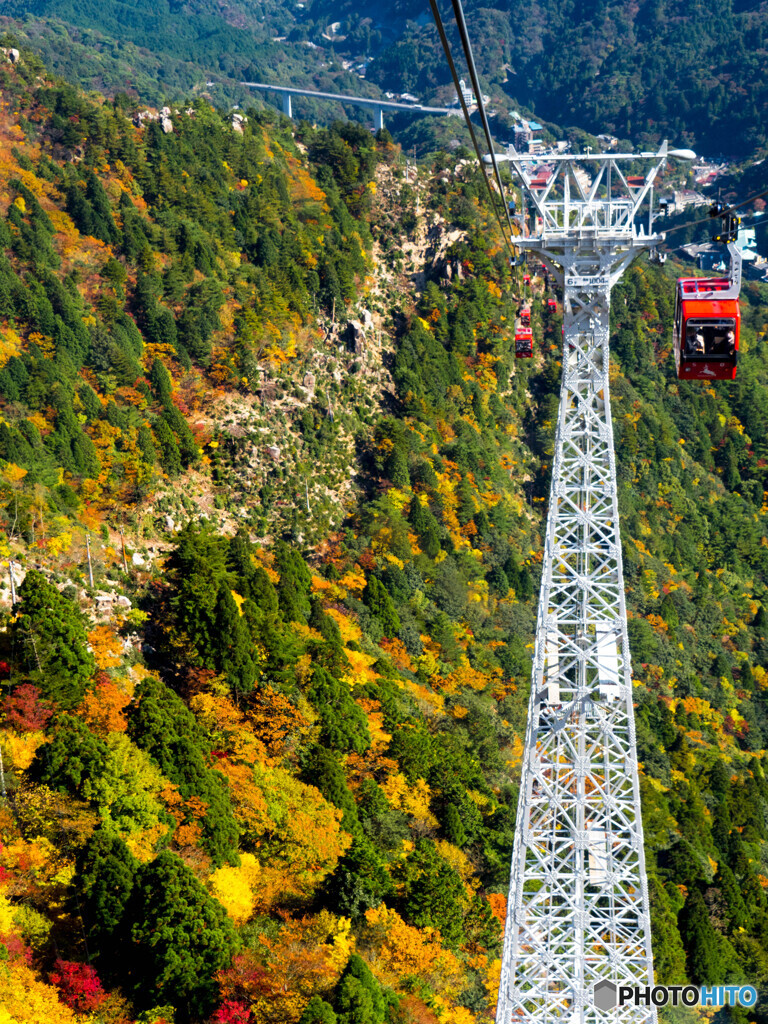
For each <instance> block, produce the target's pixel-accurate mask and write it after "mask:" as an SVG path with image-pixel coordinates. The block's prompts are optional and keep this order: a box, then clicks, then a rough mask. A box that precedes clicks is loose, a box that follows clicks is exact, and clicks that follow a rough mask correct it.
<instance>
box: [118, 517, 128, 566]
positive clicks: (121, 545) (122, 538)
mask: <svg viewBox="0 0 768 1024" xmlns="http://www.w3.org/2000/svg"><path fill="white" fill-rule="evenodd" d="M120 547H121V548H122V551H123V570H124V572H125V575H126V576H127V575H128V562H127V561H126V558H125V537H124V536H123V527H122V525H121V526H120Z"/></svg>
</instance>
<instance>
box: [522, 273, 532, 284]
mask: <svg viewBox="0 0 768 1024" xmlns="http://www.w3.org/2000/svg"><path fill="white" fill-rule="evenodd" d="M530 283H531V275H530V274H523V284H530Z"/></svg>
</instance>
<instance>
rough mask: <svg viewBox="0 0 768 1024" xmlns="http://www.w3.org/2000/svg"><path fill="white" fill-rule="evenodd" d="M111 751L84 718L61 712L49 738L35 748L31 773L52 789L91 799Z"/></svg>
mask: <svg viewBox="0 0 768 1024" xmlns="http://www.w3.org/2000/svg"><path fill="white" fill-rule="evenodd" d="M108 755H109V748H108V747H107V744H106V743H105V742H104V740H103V739H102V738H101V737H100V736H96V735H95V734H94V733H92V732H91V730H90V729H89V728H88V726H87V725H86V724H85V722H84V721H83V720H82V718H76V717H75V716H74V715H60V716H59V718H58V719H57V721H56V725H55V727H54V730H53V734H52V735H51V738H50V739H49V741H48V742H47V743H44V744H43V745H42V746H41V747H38V748H37V750H36V751H35V756H34V759H33V761H32V764H31V765H30V767H29V773H30V776H31V777H32V778H34V779H37V780H38V781H39V782H42V783H44V784H45V785H47V786H50V787H51V788H53V789H60V790H63V791H66V792H69V793H72V794H74V795H75V796H78V797H80V799H82V800H91V799H92V798H93V796H94V793H95V790H94V786H93V783H94V782H95V781H97V780H98V778H99V776H100V775H101V774H102V772H103V771H104V768H105V765H106V760H107V757H108Z"/></svg>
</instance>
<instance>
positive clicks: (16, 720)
mask: <svg viewBox="0 0 768 1024" xmlns="http://www.w3.org/2000/svg"><path fill="white" fill-rule="evenodd" d="M0 707H2V711H3V714H4V715H5V721H6V723H7V724H8V725H10V726H13V728H14V729H16V730H17V731H18V732H41V731H42V730H43V729H45V727H46V725H47V724H48V720H49V718H50V717H51V715H52V714H53V711H52V710H51V708H50V707H49V705H48V702H47V701H44V700H41V699H40V691H39V690H38V688H37V687H36V686H33V685H32V683H22V684H21V686H17V687H16V689H15V690H14V691H13V693H11V694H9V696H7V697H6V698H5V699H4V700H3V702H2V704H1V705H0Z"/></svg>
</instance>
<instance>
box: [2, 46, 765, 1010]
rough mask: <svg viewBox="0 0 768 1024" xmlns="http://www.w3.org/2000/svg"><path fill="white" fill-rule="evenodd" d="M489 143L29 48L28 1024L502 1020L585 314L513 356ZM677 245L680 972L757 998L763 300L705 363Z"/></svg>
mask: <svg viewBox="0 0 768 1024" xmlns="http://www.w3.org/2000/svg"><path fill="white" fill-rule="evenodd" d="M0 42H2V41H0ZM13 42H14V40H11V39H9V40H5V43H6V44H7V45H9V46H10V45H12V44H13ZM466 156H468V153H467V152H466V151H465V150H463V149H459V150H457V151H456V152H451V153H448V152H443V151H440V152H437V153H433V154H432V155H431V156H430V157H429V158H428V159H425V160H423V161H421V162H420V163H419V165H418V167H414V166H413V165H411V167H410V168H406V166H405V161H404V159H403V154H402V153H401V151H400V148H399V147H398V146H397V145H396V144H395V143H394V142H393V140H392V137H391V136H390V135H389V133H388V132H387V131H386V130H385V131H381V132H379V133H378V134H377V135H375V136H374V135H372V134H371V132H370V131H369V130H368V129H367V128H366V127H364V126H362V125H360V124H357V123H355V122H347V121H338V122H333V123H331V124H328V125H326V126H322V125H321V126H313V125H310V124H309V123H308V122H299V123H292V122H289V121H287V120H286V119H284V118H282V117H281V116H279V115H278V114H277V113H275V112H273V111H270V110H268V109H264V108H259V109H257V108H256V107H249V108H247V109H246V110H244V111H241V112H240V113H239V114H238V115H237V116H236V117H233V115H232V114H231V113H223V112H222V111H220V110H217V109H215V108H214V107H212V106H211V104H210V103H209V102H208V101H207V100H205V99H201V98H197V99H195V100H190V101H189V104H188V105H186V106H185V105H183V104H180V105H179V106H178V108H176V107H174V108H172V109H170V110H169V112H168V113H167V115H165V116H161V115H159V114H158V112H156V111H154V110H151V111H150V110H148V109H147V108H145V107H144V106H143V105H142V104H141V103H140V102H139V101H138V100H137V99H136V97H129V96H127V95H126V94H124V93H118V94H117V95H115V96H114V97H113V98H110V99H107V98H105V97H104V96H101V95H97V94H87V95H86V94H85V93H83V92H82V91H80V90H79V89H77V88H76V87H74V86H72V85H70V84H67V83H66V82H65V81H63V80H61V79H58V78H56V77H53V76H52V75H51V74H50V73H49V72H48V71H47V70H46V68H45V67H44V66H43V65H42V63H41V62H40V61H39V59H38V58H36V57H35V56H34V55H33V54H32V53H31V52H28V51H26V50H23V51H22V55H21V58H20V59H19V61H18V62H15V63H13V62H11V61H10V60H5V59H3V58H2V54H0V567H1V574H2V580H1V581H0V755H2V760H1V762H0V783H1V789H2V794H1V795H0V1024H86V1022H87V1024H161V1022H165V1024H385V1022H386V1024H488V1022H490V1021H492V1020H493V1019H494V1010H495V1004H496V996H497V990H498V983H499V970H500V951H501V941H502V934H503V932H502V928H503V922H504V918H505V911H506V894H507V889H508V883H509V863H510V856H511V850H512V842H513V836H514V827H515V817H516V811H517V796H518V788H517V787H518V783H519V773H520V764H521V757H522V751H523V737H524V734H525V723H526V711H527V702H528V696H529V690H530V665H531V652H532V647H533V636H534V624H535V613H536V597H537V593H538V586H539V582H540V575H541V572H540V564H541V558H542V534H543V529H544V525H545V517H546V510H547V500H548V495H549V484H550V472H551V457H552V451H553V436H554V424H555V419H556V415H557V402H558V394H559V380H560V369H561V367H560V346H559V342H560V336H561V320H560V318H559V313H558V310H557V309H552V308H550V307H549V306H548V305H547V304H546V302H541V301H534V303H533V308H532V326H533V329H534V336H535V338H536V341H537V346H536V355H535V358H534V359H532V360H530V361H522V360H521V361H517V362H516V360H515V357H514V340H513V334H514V318H515V314H516V310H517V306H518V297H519V295H520V289H521V280H520V270H519V269H518V268H511V267H510V265H509V260H508V258H507V255H506V251H505V249H504V246H503V243H502V239H501V236H500V234H499V233H498V229H497V228H496V226H495V221H494V219H493V216H492V214H491V212H490V210H489V208H488V205H487V194H486V193H485V189H484V183H483V180H482V172H480V171H478V170H477V169H476V168H475V166H474V165H473V164H472V163H471V162H470V161H469V160H465V159H463V158H464V157H466ZM672 262H673V261H670V263H669V264H668V265H666V266H664V267H659V266H658V265H656V266H654V265H651V264H649V263H648V262H645V261H638V262H637V264H636V265H635V266H634V267H633V268H632V269H631V270H630V271H629V272H628V273H627V274H626V275H625V277H624V279H623V281H622V283H621V284H620V285H619V286H618V287H617V288H616V289H615V290H614V294H613V300H612V301H613V307H612V308H613V313H612V320H613V322H612V348H613V362H612V364H611V382H612V383H611V386H612V396H611V397H612V402H613V419H614V427H615V432H616V440H617V459H618V471H619V486H620V505H621V514H622V533H623V558H624V567H625V575H626V584H627V601H628V606H629V614H630V619H629V631H630V641H631V648H632V655H633V667H634V677H635V679H634V681H635V710H636V718H637V733H638V746H639V758H640V762H641V784H642V792H643V798H644V806H643V814H644V826H645V836H646V846H647V863H648V870H649V885H650V890H651V899H652V916H653V922H652V923H653V930H654V931H653V936H654V956H655V964H656V971H657V978H658V980H659V981H660V982H664V983H670V984H673V983H681V982H684V981H686V980H687V981H690V982H693V983H696V984H699V983H703V982H712V981H715V982H719V983H723V982H726V983H730V982H741V981H743V982H749V983H752V984H755V985H757V986H758V987H762V988H763V989H764V988H765V986H766V985H767V984H768V777H766V773H765V770H764V768H763V760H764V759H765V750H766V748H768V707H767V702H768V493H767V492H768V333H767V332H768V313H767V311H768V286H766V285H764V284H762V283H749V284H748V285H747V286H746V287H745V289H744V294H743V303H742V317H743V320H742V340H741V352H740V356H741V360H740V364H739V375H738V378H737V380H736V381H734V382H733V383H727V384H725V383H723V384H718V385H712V386H710V385H709V384H704V385H699V384H698V383H697V382H693V383H686V382H680V381H678V380H677V378H676V377H675V373H674V359H673V356H672V352H671V344H670V334H671V318H672V308H673V298H674V292H673V288H674V284H673V282H674V276H675V268H674V267H673V266H672ZM446 268H449V271H448V272H447V271H446ZM536 298H537V299H538V298H540V295H539V294H537V295H536ZM11 588H13V590H11ZM730 1017H732V1018H733V1019H735V1020H737V1021H738V1022H739V1024H746V1022H747V1021H748V1020H761V1019H762V1011H761V1010H760V1009H759V1008H758V1010H757V1011H744V1010H738V1009H737V1010H732V1011H730Z"/></svg>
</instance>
